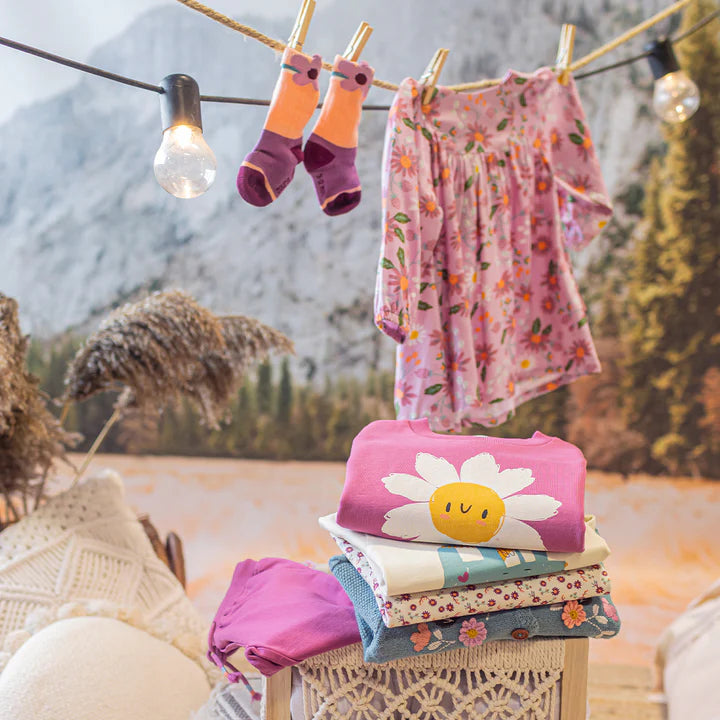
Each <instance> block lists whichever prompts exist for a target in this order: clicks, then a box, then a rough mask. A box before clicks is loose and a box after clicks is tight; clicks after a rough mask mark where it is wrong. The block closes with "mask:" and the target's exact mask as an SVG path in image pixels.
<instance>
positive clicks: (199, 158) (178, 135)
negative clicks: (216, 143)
mask: <svg viewBox="0 0 720 720" xmlns="http://www.w3.org/2000/svg"><path fill="white" fill-rule="evenodd" d="M160 87H161V88H162V90H163V92H162V93H161V94H160V115H161V117H162V127H163V139H162V144H161V145H160V147H159V149H158V151H157V153H156V154H155V162H154V164H153V169H154V170H155V179H156V180H157V181H158V183H160V186H161V187H162V188H163V189H164V190H167V191H168V192H169V193H170V194H171V195H174V196H175V197H178V198H194V197H197V196H198V195H202V194H203V193H204V192H205V191H206V190H207V189H208V188H209V187H210V186H211V185H212V184H213V182H214V181H215V174H216V171H217V160H215V154H214V153H213V151H212V150H211V149H210V146H209V145H208V144H207V143H206V142H205V138H204V137H203V134H202V118H201V116H200V90H199V88H198V84H197V83H196V82H195V80H193V79H192V78H191V77H190V76H189V75H168V76H167V77H165V78H163V81H162V82H161V83H160Z"/></svg>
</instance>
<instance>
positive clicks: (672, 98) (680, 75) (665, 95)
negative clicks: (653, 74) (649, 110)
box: [653, 70, 700, 123]
mask: <svg viewBox="0 0 720 720" xmlns="http://www.w3.org/2000/svg"><path fill="white" fill-rule="evenodd" d="M653 107H654V108H655V112H656V113H657V116H658V117H659V118H661V119H662V120H664V121H665V122H669V123H681V122H685V120H687V119H688V118H690V117H692V116H693V115H694V114H695V112H696V111H697V109H698V108H699V107H700V91H699V90H698V86H697V85H696V84H695V83H694V82H693V81H692V80H691V79H690V78H689V77H688V76H687V75H686V74H685V73H684V72H683V71H682V70H678V71H677V72H671V73H668V74H667V75H663V76H662V77H661V78H659V79H657V80H656V81H655V90H654V92H653Z"/></svg>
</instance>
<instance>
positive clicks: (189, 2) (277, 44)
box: [177, 0, 693, 91]
mask: <svg viewBox="0 0 720 720" xmlns="http://www.w3.org/2000/svg"><path fill="white" fill-rule="evenodd" d="M692 1H693V0H677V2H674V3H673V4H672V5H670V6H669V7H667V8H665V9H664V10H661V11H660V12H658V13H656V14H655V15H653V16H652V17H649V18H648V19H647V20H644V21H643V22H641V23H639V24H638V25H636V26H635V27H633V28H630V30H628V31H627V32H624V33H623V34H622V35H620V36H618V37H616V38H615V39H614V40H611V41H610V42H608V43H605V45H601V46H600V47H599V48H597V49H595V50H593V51H592V52H591V53H589V54H587V55H585V56H584V57H581V58H580V59H579V60H576V61H575V62H573V63H571V64H570V65H569V66H568V70H569V71H570V72H574V71H575V70H579V69H580V68H582V67H585V66H586V65H588V64H589V63H591V62H593V61H594V60H597V59H598V58H599V57H602V56H603V55H606V54H607V53H609V52H611V51H612V50H615V49H616V48H618V47H620V45H622V44H624V43H626V42H628V41H629V40H632V39H633V38H634V37H636V36H637V35H640V34H641V33H643V32H644V31H645V30H647V29H648V28H650V27H652V26H653V25H656V24H657V23H659V22H660V21H661V20H664V19H665V18H667V17H670V15H674V14H675V13H676V12H678V11H680V10H682V9H683V8H684V7H685V6H687V5H689V4H690V3H691V2H692ZM177 2H179V3H182V4H183V5H185V6H186V7H189V8H191V9H192V10H196V11H197V12H199V13H202V14H203V15H205V16H206V17H209V18H210V19H211V20H215V22H218V23H220V24H221V25H225V27H228V28H230V29H231V30H235V31H236V32H239V33H241V34H243V35H245V36H247V37H250V38H253V40H257V41H258V42H261V43H262V44H263V45H267V46H268V47H269V48H272V49H273V50H275V51H277V52H282V51H283V50H285V48H286V47H287V45H286V44H285V43H283V42H281V41H280V40H275V39H273V38H271V37H268V36H267V35H265V34H263V33H261V32H260V31H258V30H256V29H255V28H253V27H250V26H249V25H243V24H242V23H239V22H237V20H233V19H232V18H231V17H228V16H227V15H223V14H222V13H220V12H218V11H217V10H214V9H213V8H210V7H208V6H207V5H203V4H202V3H201V2H198V0H177ZM323 68H325V70H330V71H332V69H333V66H332V64H331V63H328V62H323ZM500 82H501V79H500V78H493V79H487V80H480V81H477V82H471V83H462V84H460V85H447V86H446V87H447V89H448V90H456V91H465V90H478V89H481V88H485V87H491V86H492V85H497V84H498V83H500ZM372 84H373V85H374V86H375V87H379V88H383V89H384V90H393V91H396V90H397V89H398V86H397V85H396V84H395V83H391V82H387V81H386V80H379V79H377V78H376V79H375V80H373V83H372Z"/></svg>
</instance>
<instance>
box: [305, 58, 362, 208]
mask: <svg viewBox="0 0 720 720" xmlns="http://www.w3.org/2000/svg"><path fill="white" fill-rule="evenodd" d="M374 75H375V71H374V70H373V69H372V68H371V67H370V66H369V65H368V64H367V63H366V62H360V63H354V62H351V61H350V60H345V58H343V57H341V56H340V55H338V56H337V57H336V58H335V65H334V67H333V73H332V77H331V78H330V88H329V89H328V92H327V96H326V97H325V100H324V101H323V108H322V111H321V113H320V117H319V118H318V121H317V123H316V124H315V127H314V128H313V131H312V134H311V135H310V137H309V138H308V140H307V142H306V143H305V160H304V162H305V168H306V169H307V171H308V172H309V173H310V175H311V176H312V179H313V182H314V183H315V192H316V193H317V196H318V200H319V201H320V207H321V208H322V209H323V211H324V212H325V213H326V214H327V215H342V214H343V213H346V212H350V210H352V209H353V208H354V207H356V206H357V205H358V203H359V202H360V197H361V195H362V192H361V187H360V178H359V177H358V173H357V170H356V168H355V156H356V154H357V144H358V125H359V124H360V114H361V113H362V104H363V101H364V100H365V98H366V97H367V94H368V91H369V90H370V85H371V84H372V81H373V77H374Z"/></svg>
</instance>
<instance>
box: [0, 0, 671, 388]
mask: <svg viewBox="0 0 720 720" xmlns="http://www.w3.org/2000/svg"><path fill="white" fill-rule="evenodd" d="M665 4H666V0H642V1H639V2H636V3H633V4H632V5H631V4H630V3H627V2H625V1H624V0H602V1H601V0H578V1H577V2H572V3H570V2H566V1H564V0H543V1H542V2H540V1H539V0H514V1H513V2H512V3H490V2H482V3H481V2H477V0H454V1H453V2H452V3H437V2H433V1H432V0H393V1H392V2H387V0H366V2H365V3H362V4H361V5H357V6H353V7H352V8H351V7H349V6H348V4H347V3H345V2H342V1H341V0H335V1H334V2H330V1H328V2H326V3H324V6H323V7H322V8H320V9H318V11H317V12H316V14H315V18H314V19H313V23H312V25H311V30H310V34H309V36H308V39H307V42H306V46H305V49H306V50H308V51H312V52H320V53H321V54H322V55H323V56H324V57H326V58H330V59H331V58H332V57H333V56H334V54H335V53H336V52H342V50H343V49H344V47H345V45H346V44H347V40H348V39H349V37H350V36H351V35H352V33H353V32H354V30H355V27H356V26H357V24H358V23H359V21H360V20H363V19H366V20H368V21H369V22H370V23H371V24H372V25H373V26H374V27H375V33H374V35H373V36H372V38H371V40H370V43H369V44H368V46H367V48H366V51H365V57H366V58H367V59H368V61H369V62H371V63H372V64H373V65H374V66H375V68H376V73H377V76H378V77H382V78H383V79H388V80H392V81H395V82H398V81H399V80H401V79H402V78H403V77H405V76H407V75H414V76H419V75H420V73H421V72H422V70H423V69H424V67H425V65H426V64H427V62H428V60H429V58H430V57H431V55H432V53H433V52H434V50H435V48H436V47H440V46H445V47H449V48H451V53H450V56H449V59H448V62H447V65H446V67H445V69H444V71H443V75H442V82H443V83H447V84H450V83H454V82H459V81H461V80H464V81H469V80H473V79H476V78H482V77H488V76H490V77H492V76H497V75H498V74H503V73H504V72H505V70H506V69H507V67H508V66H510V67H512V68H514V69H517V70H524V71H527V70H532V69H534V68H535V67H538V66H539V65H543V64H550V63H552V61H553V59H554V56H555V52H556V48H557V42H558V39H559V35H560V26H561V24H562V23H563V22H572V23H574V24H576V25H577V28H578V32H577V38H576V45H575V53H576V57H578V56H580V55H582V54H584V53H585V52H587V51H589V50H591V49H593V48H594V47H596V46H598V45H600V44H602V43H603V42H605V41H606V40H608V39H610V38H612V37H614V36H616V35H617V34H618V33H619V32H622V31H623V30H624V29H626V28H627V27H629V26H631V25H633V24H634V23H636V22H638V21H639V20H640V19H642V18H644V17H647V16H649V15H650V14H652V13H653V12H655V11H657V10H658V9H659V8H660V7H662V6H664V5H665ZM245 5H246V6H247V7H248V8H250V7H251V6H252V3H251V2H249V1H248V0H246V2H245ZM238 15H239V16H241V19H242V21H243V22H245V23H248V24H250V25H253V26H255V27H259V28H261V29H262V30H263V31H264V32H266V33H267V34H269V35H271V36H273V37H278V38H284V37H286V36H287V35H288V33H289V29H290V27H291V26H292V18H289V19H288V20H287V22H283V23H280V22H276V23H274V24H273V23H268V22H267V21H262V20H259V19H258V18H254V17H252V14H251V12H248V13H244V12H242V8H239V9H238ZM665 29H666V28H665ZM642 42H643V40H642V38H641V39H639V40H638V41H637V42H636V43H635V44H634V45H633V46H626V47H624V48H623V49H621V50H619V51H617V52H616V53H615V54H614V55H613V56H611V57H609V58H607V59H608V60H614V59H618V58H620V57H624V56H625V55H628V54H631V53H632V52H635V51H637V50H638V48H639V47H640V46H641V45H642ZM38 62H39V61H38ZM91 62H92V63H94V64H97V65H99V66H101V67H104V68H107V69H109V70H112V71H115V72H118V73H122V74H125V75H129V76H132V77H136V78H140V79H143V80H146V81H148V82H153V83H157V82H159V81H160V79H161V78H162V77H163V76H165V75H167V74H170V73H173V72H186V73H188V74H190V75H192V76H193V77H195V78H196V79H197V81H198V83H199V84H200V88H201V92H203V93H205V94H212V95H240V96H246V97H269V95H270V93H271V91H272V88H273V85H274V83H275V78H276V76H277V72H278V69H279V64H278V58H277V57H276V56H275V55H274V53H273V52H272V51H270V50H269V49H268V48H266V47H264V46H262V45H260V44H258V43H256V42H254V41H252V40H248V39H245V38H243V37H242V36H239V35H238V34H237V33H234V32H232V31H230V30H228V29H226V28H223V27H221V26H220V25H218V24H216V23H213V22H212V21H210V20H208V19H207V18H204V17H202V16H200V15H199V14H197V13H194V12H191V11H189V10H187V9H185V8H182V7H181V6H179V5H177V4H174V5H170V6H167V7H161V8H160V9H158V10H156V11H152V12H149V13H148V14H147V15H144V16H142V17H141V18H140V19H138V21H137V22H136V23H135V24H134V25H133V26H132V27H130V28H129V29H128V30H127V31H126V32H124V33H123V34H122V35H120V36H118V37H117V38H115V39H114V40H113V41H112V42H110V43H108V44H107V45H106V46H104V47H102V48H101V49H100V50H98V51H97V52H96V54H95V56H94V57H93V58H91ZM323 81H324V83H326V82H327V75H326V74H324V77H323ZM649 88H650V74H649V70H648V69H647V68H645V67H643V66H642V65H637V66H633V67H632V68H630V69H628V68H624V69H622V70H618V71H615V72H609V73H605V74H602V75H599V76H597V77H595V78H592V79H588V80H585V81H582V85H581V86H580V91H581V95H582V97H583V101H584V103H585V106H586V111H587V114H588V117H589V120H590V124H591V128H592V131H593V135H594V139H595V143H596V146H597V148H598V151H599V154H600V157H601V159H602V164H603V170H604V173H605V178H606V182H607V184H608V186H609V188H610V190H611V192H612V193H618V192H620V191H621V190H622V189H623V188H624V187H625V185H626V184H627V183H628V182H630V181H632V180H633V179H634V173H635V172H636V171H635V168H636V167H637V164H638V161H639V158H640V157H641V155H642V153H643V152H644V149H645V147H646V145H647V143H648V141H649V140H653V139H656V138H657V137H658V129H657V123H656V121H655V120H654V119H653V118H652V116H651V115H650V113H648V111H647V106H648V103H649V98H650V91H649ZM391 99H392V98H391V94H390V93H388V92H387V91H383V90H379V89H374V90H373V91H372V93H371V95H370V97H369V101H370V102H376V103H389V102H390V101H391ZM264 116H265V109H264V108H258V107H249V106H230V105H219V104H209V103H205V104H204V106H203V121H204V126H205V137H206V139H207V141H208V143H209V144H210V146H211V147H212V148H213V149H214V151H215V153H216V155H217V159H218V175H217V180H216V182H215V185H214V186H213V187H212V188H211V190H210V191H209V192H208V193H207V194H206V195H204V196H202V197H201V198H198V199H195V200H191V201H185V200H178V199H175V198H173V197H171V196H169V195H167V194H166V193H165V192H164V191H163V190H162V189H161V188H160V187H159V186H158V185H157V183H156V182H155V179H154V177H153V172H152V161H153V156H154V153H155V151H156V149H157V146H158V145H159V143H160V139H161V137H160V131H161V128H160V118H159V108H158V100H157V98H156V97H155V95H154V94H153V93H151V92H145V91H142V90H138V89H134V88H129V87H125V86H122V85H118V84H115V83H112V82H109V81H107V80H103V79H100V78H96V77H91V76H84V75H80V74H78V84H77V85H76V86H75V87H74V88H72V89H71V90H70V91H68V92H65V93H63V94H61V95H58V96H56V97H54V98H52V99H50V100H48V101H45V102H42V103H38V104H36V105H34V106H32V107H30V108H26V109H23V110H21V111H18V112H17V113H16V114H15V115H14V116H13V117H12V118H11V119H10V120H9V121H8V122H7V123H6V124H5V125H4V126H3V127H2V129H1V131H0V138H2V140H1V141H0V142H1V143H2V153H1V154H0V248H2V257H3V261H2V263H0V290H2V291H3V292H5V293H7V294H9V295H12V296H14V297H16V298H17V299H18V300H19V302H20V307H21V309H22V314H23V324H24V328H26V329H27V330H29V331H31V332H33V333H34V334H35V335H37V336H41V337H50V336H53V335H55V334H58V333H61V332H63V331H66V330H67V329H69V328H75V329H78V330H80V331H83V330H87V329H89V328H92V327H94V324H95V322H96V320H97V317H98V316H99V315H101V314H104V313H105V312H106V311H107V310H108V309H109V308H111V307H113V306H115V305H116V304H117V303H119V302H121V301H125V300H128V299H135V298H136V297H138V296H139V295H141V294H143V293H145V292H147V291H148V290H152V289H158V288H164V287H181V288H184V289H186V290H188V291H189V292H191V293H193V294H194V295H195V296H196V297H197V298H198V300H199V301H200V302H202V303H204V304H207V305H208V306H210V307H212V308H213V309H214V310H216V311H219V312H241V313H246V314H250V315H254V316H256V317H258V318H260V319H262V320H264V321H266V322H268V323H271V324H272V325H274V326H276V327H278V328H280V329H281V330H283V331H285V332H287V333H288V334H289V335H290V336H291V337H292V338H293V339H294V340H295V342H296V345H297V348H298V358H297V365H296V369H297V370H300V368H305V369H306V370H307V369H308V368H317V369H318V370H319V373H318V374H319V375H322V374H324V373H355V374H362V373H364V372H366V370H367V368H368V366H374V367H378V366H379V367H391V366H392V363H393V352H392V347H393V344H392V343H391V342H390V341H388V340H387V339H385V338H384V337H383V336H381V334H380V333H378V332H377V331H376V330H375V329H374V328H373V325H372V318H371V315H372V295H373V290H374V277H375V267H376V262H377V255H378V249H379V241H380V211H379V209H380V198H379V195H380V172H379V169H380V160H381V154H382V144H383V136H384V126H385V113H383V112H368V113H366V114H365V117H364V119H363V122H362V127H361V131H360V136H361V147H360V151H359V156H358V168H359V172H360V175H361V178H362V181H363V186H364V195H363V201H362V203H361V205H360V206H359V207H358V208H357V209H356V210H355V211H353V212H352V213H350V214H348V215H345V216H341V217H337V218H328V217H326V216H325V215H324V214H323V213H322V212H321V211H320V209H319V208H318V205H317V202H316V199H315V195H314V191H313V187H312V183H311V181H310V178H309V176H308V175H307V174H306V173H305V171H304V170H303V169H302V168H299V169H298V172H297V174H296V178H295V180H294V182H293V183H292V184H291V185H290V187H289V188H288V189H287V190H286V191H285V193H284V194H283V195H282V196H281V197H280V198H279V199H278V200H277V201H276V202H275V203H273V204H272V205H271V206H269V207H267V208H254V207H251V206H249V205H246V204H245V203H244V202H243V201H242V199H241V198H240V197H239V196H238V194H237V192H236V190H235V175H236V172H237V168H238V165H239V163H240V162H241V160H242V158H243V157H244V155H245V154H246V153H247V152H248V151H249V150H250V149H251V148H252V146H253V145H254V143H255V140H256V138H257V136H258V134H259V131H260V128H261V126H262V121H263V119H264Z"/></svg>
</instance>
